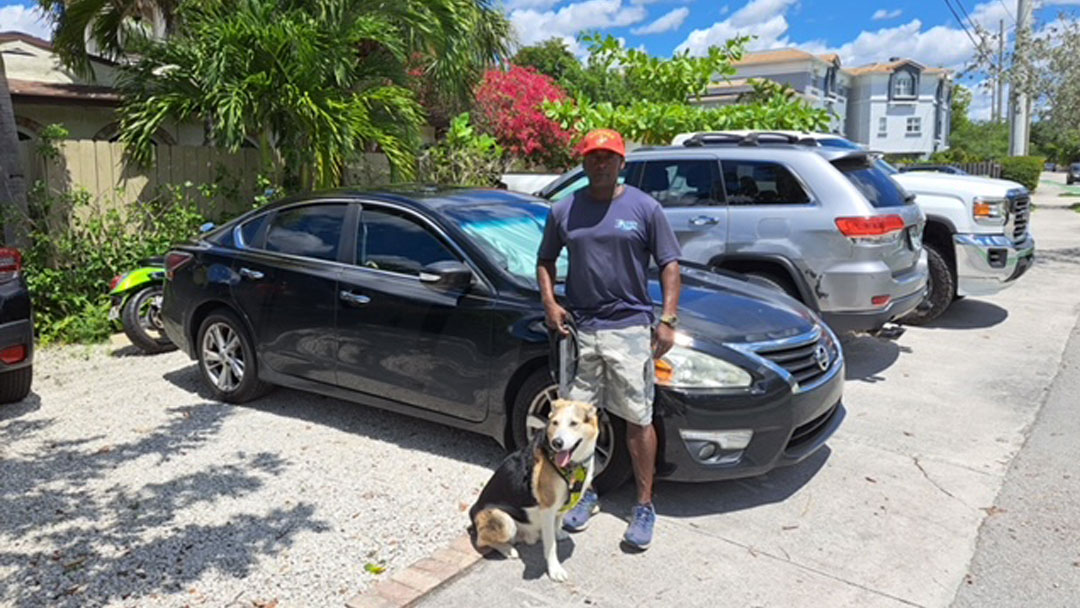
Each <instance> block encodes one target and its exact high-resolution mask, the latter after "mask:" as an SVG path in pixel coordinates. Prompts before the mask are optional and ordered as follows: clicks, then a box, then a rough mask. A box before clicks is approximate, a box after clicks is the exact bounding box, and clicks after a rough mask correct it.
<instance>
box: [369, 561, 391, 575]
mask: <svg viewBox="0 0 1080 608" xmlns="http://www.w3.org/2000/svg"><path fill="white" fill-rule="evenodd" d="M364 570H367V571H368V572H370V573H372V574H382V573H383V572H386V566H383V565H382V564H372V563H367V564H364Z"/></svg>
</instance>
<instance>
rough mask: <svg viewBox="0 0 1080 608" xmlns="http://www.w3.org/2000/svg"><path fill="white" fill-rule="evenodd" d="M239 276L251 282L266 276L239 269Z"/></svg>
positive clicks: (257, 272)
mask: <svg viewBox="0 0 1080 608" xmlns="http://www.w3.org/2000/svg"><path fill="white" fill-rule="evenodd" d="M240 276H242V277H244V278H245V279H251V280H252V281H258V280H259V279H261V278H263V277H264V276H266V275H264V274H263V273H261V272H259V271H258V270H252V269H250V268H241V269H240Z"/></svg>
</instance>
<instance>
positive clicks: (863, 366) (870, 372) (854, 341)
mask: <svg viewBox="0 0 1080 608" xmlns="http://www.w3.org/2000/svg"><path fill="white" fill-rule="evenodd" d="M843 346H844V359H845V361H844V363H845V366H846V367H845V370H844V379H845V380H858V381H861V382H882V381H884V380H885V377H884V376H882V375H880V374H881V372H883V371H885V370H886V369H889V368H890V367H892V364H893V363H896V360H897V359H899V358H900V354H901V353H910V352H911V348H910V347H907V346H901V345H900V344H898V343H897V342H896V341H895V340H889V339H886V338H876V337H874V336H870V335H866V334H858V335H855V336H849V337H847V338H846V339H844V341H843Z"/></svg>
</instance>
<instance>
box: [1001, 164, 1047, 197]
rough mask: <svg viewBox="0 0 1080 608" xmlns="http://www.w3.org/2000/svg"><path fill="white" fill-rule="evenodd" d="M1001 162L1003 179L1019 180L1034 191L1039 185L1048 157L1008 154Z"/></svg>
mask: <svg viewBox="0 0 1080 608" xmlns="http://www.w3.org/2000/svg"><path fill="white" fill-rule="evenodd" d="M1000 162H1001V179H1008V180H1012V181H1014V182H1019V183H1021V184H1023V185H1024V187H1025V188H1027V189H1028V190H1030V191H1032V192H1034V191H1035V188H1038V187H1039V176H1040V175H1041V174H1042V170H1043V165H1044V164H1045V163H1046V159H1045V158H1043V157H1041V156H1006V157H1005V158H1002V159H1001V160H1000Z"/></svg>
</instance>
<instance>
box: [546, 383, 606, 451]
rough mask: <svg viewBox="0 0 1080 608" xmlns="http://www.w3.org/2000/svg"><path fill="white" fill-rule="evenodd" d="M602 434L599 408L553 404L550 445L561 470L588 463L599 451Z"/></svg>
mask: <svg viewBox="0 0 1080 608" xmlns="http://www.w3.org/2000/svg"><path fill="white" fill-rule="evenodd" d="M599 434H600V420H599V416H598V415H597V411H596V407H595V406H593V405H591V404H589V403H583V402H581V401H569V400H566V399H556V400H555V401H554V402H553V403H552V404H551V413H550V414H548V424H547V441H548V445H549V446H550V447H551V449H552V451H554V452H555V464H556V465H558V466H559V467H562V468H566V467H568V466H569V465H570V463H571V462H574V463H582V462H585V460H587V459H588V458H589V457H590V456H592V454H593V452H594V451H595V450H596V437H597V436H598V435H599Z"/></svg>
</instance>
